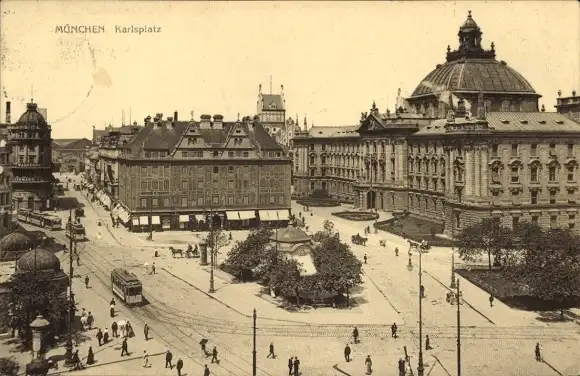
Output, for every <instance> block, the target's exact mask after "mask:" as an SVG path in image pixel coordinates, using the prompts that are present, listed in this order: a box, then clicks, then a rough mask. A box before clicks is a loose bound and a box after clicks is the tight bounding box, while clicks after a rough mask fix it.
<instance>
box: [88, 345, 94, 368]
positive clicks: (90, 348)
mask: <svg viewBox="0 0 580 376" xmlns="http://www.w3.org/2000/svg"><path fill="white" fill-rule="evenodd" d="M87 364H89V365H90V364H95V353H93V346H89V353H88V354H87Z"/></svg>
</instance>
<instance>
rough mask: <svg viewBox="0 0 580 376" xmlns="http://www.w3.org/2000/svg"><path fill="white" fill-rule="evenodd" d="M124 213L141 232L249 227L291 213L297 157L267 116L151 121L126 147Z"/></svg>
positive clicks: (121, 186)
mask: <svg viewBox="0 0 580 376" xmlns="http://www.w3.org/2000/svg"><path fill="white" fill-rule="evenodd" d="M119 148H120V155H119V157H118V159H117V160H118V163H119V173H118V182H119V194H118V201H119V203H120V206H119V207H118V208H116V209H115V210H116V211H117V213H119V218H121V219H122V220H125V221H129V219H131V220H130V225H131V226H132V227H133V228H134V229H136V230H143V231H147V230H150V229H151V228H159V229H164V228H165V229H167V228H191V229H195V228H201V227H203V226H204V225H207V223H208V221H209V219H211V220H212V223H213V224H214V225H217V226H224V227H228V228H241V227H248V226H251V225H255V224H257V223H279V222H285V221H288V220H289V215H290V211H289V209H290V186H291V181H290V169H291V167H290V163H291V161H290V158H289V157H288V151H287V150H286V149H285V148H283V147H282V146H281V145H279V144H278V143H277V142H276V141H275V140H274V139H273V138H272V137H271V136H270V135H269V134H268V132H266V130H265V129H264V126H263V125H262V124H261V122H260V120H259V117H258V116H255V117H254V118H253V119H252V118H251V117H245V118H243V119H242V120H239V119H238V120H237V121H234V122H224V121H223V116H221V115H214V116H213V118H212V116H210V115H202V116H201V120H200V121H176V120H175V119H174V118H172V117H169V118H167V119H163V118H162V114H157V116H156V117H155V118H154V119H151V118H150V117H148V118H147V119H145V126H144V128H143V130H141V131H140V132H139V133H138V134H137V135H136V136H135V137H134V138H133V139H132V140H131V141H130V142H128V143H127V144H124V145H120V146H119Z"/></svg>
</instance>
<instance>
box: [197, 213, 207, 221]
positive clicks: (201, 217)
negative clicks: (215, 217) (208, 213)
mask: <svg viewBox="0 0 580 376" xmlns="http://www.w3.org/2000/svg"><path fill="white" fill-rule="evenodd" d="M195 220H196V221H198V222H201V221H204V222H205V221H206V220H207V219H206V218H205V215H204V214H196V215H195Z"/></svg>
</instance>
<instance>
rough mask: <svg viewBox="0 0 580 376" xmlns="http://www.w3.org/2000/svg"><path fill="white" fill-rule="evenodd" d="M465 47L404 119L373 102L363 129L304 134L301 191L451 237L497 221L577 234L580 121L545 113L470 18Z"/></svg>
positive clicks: (404, 111)
mask: <svg viewBox="0 0 580 376" xmlns="http://www.w3.org/2000/svg"><path fill="white" fill-rule="evenodd" d="M459 39H460V47H459V49H458V50H455V51H453V52H451V50H450V49H449V48H448V54H447V63H446V64H444V65H442V66H439V67H438V68H437V69H436V71H434V72H432V73H430V74H429V75H428V76H427V79H425V80H423V81H422V82H421V83H420V84H419V86H418V88H417V89H416V90H415V91H414V94H413V96H412V97H411V98H408V99H407V100H400V101H399V100H398V101H397V103H398V105H397V108H396V110H395V111H394V113H391V112H390V111H389V110H387V111H386V113H384V114H382V113H380V112H379V110H378V108H377V107H376V105H375V104H374V103H373V106H372V108H371V110H370V112H369V113H363V114H361V119H360V121H359V124H356V125H352V126H345V127H312V128H311V129H310V130H309V131H308V132H298V133H296V134H295V137H294V153H293V157H294V167H293V168H294V181H293V182H294V186H295V193H296V195H298V196H305V195H308V194H309V193H310V192H311V191H313V190H314V189H325V190H327V191H328V192H329V193H330V194H331V195H332V196H333V197H335V198H337V199H340V200H342V201H347V202H352V203H354V204H355V205H356V206H357V207H360V208H376V209H380V210H388V211H393V212H400V211H403V210H408V211H409V212H411V213H412V214H413V215H416V216H420V217H423V218H426V219H431V220H433V221H438V222H444V223H445V233H447V234H448V235H454V234H457V232H458V230H460V229H461V228H463V227H465V226H467V225H470V224H472V223H474V222H477V221H479V220H481V219H483V218H490V217H491V218H494V219H496V220H497V221H500V222H501V223H503V224H504V225H508V226H512V225H514V224H516V223H517V222H518V221H520V220H521V221H531V222H536V223H538V224H540V225H541V226H544V227H548V226H552V227H566V228H573V229H577V228H578V225H580V222H578V217H579V216H580V205H579V204H578V202H579V201H580V196H579V192H578V190H579V188H580V178H579V170H578V168H579V164H578V162H579V158H580V124H579V123H578V122H575V121H574V120H573V119H571V118H570V117H569V116H564V115H562V114H559V113H547V112H545V110H544V108H543V106H542V108H541V110H540V111H538V103H537V101H538V98H539V97H540V95H538V94H536V93H535V92H534V91H533V89H532V87H531V85H529V83H527V81H526V80H525V79H524V78H523V77H522V76H521V75H519V74H518V73H517V72H516V71H515V70H513V69H511V68H509V69H508V68H507V64H505V63H504V62H497V61H496V60H495V47H494V46H492V49H491V50H489V51H485V50H483V48H481V30H480V29H479V27H478V26H477V24H476V23H475V21H474V20H473V18H472V16H471V14H469V16H468V19H467V21H466V22H465V23H464V24H463V25H462V26H461V28H460V31H459ZM492 52H493V53H492ZM451 65H452V66H453V67H451ZM479 65H481V66H479ZM475 66H479V67H478V68H477V69H475V68H473V67H475ZM458 70H459V72H458ZM459 73H460V74H459ZM426 83H427V84H426ZM426 85H427V86H429V85H431V87H432V88H433V87H435V89H436V90H433V91H432V92H431V93H424V92H423V91H422V90H423V89H422V88H423V87H425V86H426ZM420 95H424V97H421V98H419V96H420ZM474 98H475V99H474ZM433 100H435V101H436V102H429V103H427V102H424V103H422V102H421V101H433ZM508 102H509V105H508ZM532 102H533V103H532ZM429 109H431V110H429ZM435 109H436V110H435ZM443 114H444V115H443ZM442 115H443V116H442Z"/></svg>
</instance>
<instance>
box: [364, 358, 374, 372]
mask: <svg viewBox="0 0 580 376" xmlns="http://www.w3.org/2000/svg"><path fill="white" fill-rule="evenodd" d="M365 367H366V369H367V375H370V374H371V373H373V361H372V360H371V356H370V355H367V358H366V359H365Z"/></svg>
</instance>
